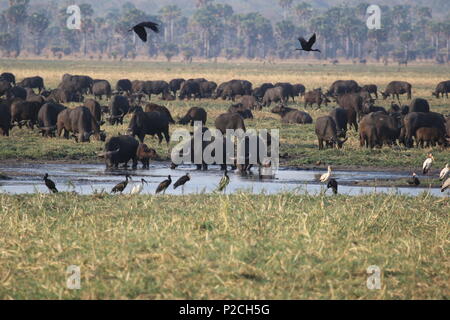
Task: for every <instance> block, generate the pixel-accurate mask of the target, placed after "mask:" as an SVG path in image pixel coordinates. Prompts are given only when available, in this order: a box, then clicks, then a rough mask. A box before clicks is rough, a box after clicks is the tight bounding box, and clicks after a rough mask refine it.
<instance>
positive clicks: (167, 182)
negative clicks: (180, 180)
mask: <svg viewBox="0 0 450 320" xmlns="http://www.w3.org/2000/svg"><path fill="white" fill-rule="evenodd" d="M171 184H172V177H171V176H169V177H168V179H167V180H164V181H163V182H161V183H160V184H159V186H158V188H157V189H156V194H158V193H161V192H162V193H163V194H166V190H167V188H168V187H169V186H170V185H171Z"/></svg>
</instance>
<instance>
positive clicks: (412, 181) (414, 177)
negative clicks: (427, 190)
mask: <svg viewBox="0 0 450 320" xmlns="http://www.w3.org/2000/svg"><path fill="white" fill-rule="evenodd" d="M408 184H409V185H415V186H418V185H420V180H419V178H417V174H416V173H415V172H413V175H412V178H411V179H410V180H408Z"/></svg>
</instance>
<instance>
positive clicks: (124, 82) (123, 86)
mask: <svg viewBox="0 0 450 320" xmlns="http://www.w3.org/2000/svg"><path fill="white" fill-rule="evenodd" d="M132 89H133V87H132V84H131V81H130V80H128V79H120V80H119V81H117V83H116V91H117V93H119V94H124V93H127V94H131V92H132Z"/></svg>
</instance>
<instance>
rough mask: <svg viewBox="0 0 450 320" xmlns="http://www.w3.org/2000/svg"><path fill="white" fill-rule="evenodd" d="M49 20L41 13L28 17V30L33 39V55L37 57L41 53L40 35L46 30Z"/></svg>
mask: <svg viewBox="0 0 450 320" xmlns="http://www.w3.org/2000/svg"><path fill="white" fill-rule="evenodd" d="M49 24H50V20H49V19H48V18H47V16H46V15H45V14H43V13H37V12H35V13H33V14H32V15H31V16H29V17H28V24H27V26H28V29H29V30H30V31H31V34H32V35H33V37H34V53H35V54H36V55H39V54H40V53H41V51H42V49H43V48H42V46H41V43H42V38H43V37H42V33H43V32H44V31H45V29H47V28H48V26H49Z"/></svg>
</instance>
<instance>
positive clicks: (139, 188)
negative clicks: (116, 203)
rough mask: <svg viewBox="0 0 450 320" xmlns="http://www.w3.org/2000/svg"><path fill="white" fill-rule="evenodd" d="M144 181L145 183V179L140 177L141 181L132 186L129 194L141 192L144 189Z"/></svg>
mask: <svg viewBox="0 0 450 320" xmlns="http://www.w3.org/2000/svg"><path fill="white" fill-rule="evenodd" d="M144 183H147V181H145V180H144V179H141V183H138V184H136V185H135V186H134V187H133V189H131V192H130V194H131V195H136V194H141V192H142V190H144Z"/></svg>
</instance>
